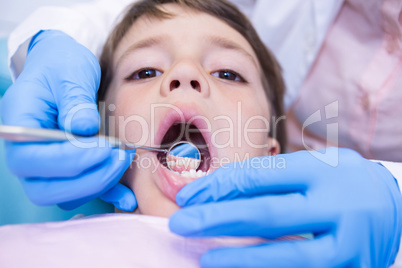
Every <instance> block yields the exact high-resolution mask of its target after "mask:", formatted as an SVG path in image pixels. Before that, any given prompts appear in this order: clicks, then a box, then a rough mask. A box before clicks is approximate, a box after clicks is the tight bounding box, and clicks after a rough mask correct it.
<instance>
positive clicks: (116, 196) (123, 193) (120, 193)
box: [100, 183, 137, 211]
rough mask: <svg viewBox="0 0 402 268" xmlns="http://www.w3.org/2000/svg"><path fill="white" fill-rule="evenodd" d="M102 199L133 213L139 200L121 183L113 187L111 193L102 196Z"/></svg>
mask: <svg viewBox="0 0 402 268" xmlns="http://www.w3.org/2000/svg"><path fill="white" fill-rule="evenodd" d="M100 198H101V199H102V200H103V201H106V202H108V203H111V204H113V205H114V206H115V207H116V208H118V209H120V210H123V211H133V210H134V209H135V208H136V207H137V199H136V198H135V195H134V193H133V191H131V189H130V188H128V187H127V186H125V185H123V184H121V183H118V184H116V185H115V186H113V187H112V188H111V189H110V190H109V191H107V192H106V193H104V194H102V195H101V196H100Z"/></svg>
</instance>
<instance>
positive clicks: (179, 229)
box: [170, 148, 402, 267]
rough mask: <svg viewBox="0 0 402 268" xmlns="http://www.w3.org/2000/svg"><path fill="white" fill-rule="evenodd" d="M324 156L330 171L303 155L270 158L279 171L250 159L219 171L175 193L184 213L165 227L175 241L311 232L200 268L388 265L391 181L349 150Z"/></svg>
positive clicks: (394, 245)
mask: <svg viewBox="0 0 402 268" xmlns="http://www.w3.org/2000/svg"><path fill="white" fill-rule="evenodd" d="M326 153H327V154H328V155H327V156H328V157H329V158H332V160H335V159H336V158H338V157H339V158H338V159H339V164H338V166H336V167H331V166H329V165H327V164H325V163H324V162H321V161H320V160H318V159H316V158H315V157H313V156H312V155H311V154H310V153H309V152H307V151H301V152H297V153H292V154H287V155H278V156H274V157H273V158H272V159H271V160H273V159H274V158H275V160H276V162H275V161H271V163H279V162H280V161H282V160H284V161H285V162H283V161H282V164H283V163H285V165H286V168H282V169H281V168H271V169H268V168H262V167H258V166H256V165H258V164H256V162H254V163H253V162H251V161H253V160H248V161H246V162H243V164H245V165H244V166H243V168H240V167H241V166H240V165H239V163H231V164H229V165H227V166H224V167H223V168H221V169H218V170H216V171H215V172H214V173H212V174H211V175H209V176H207V177H205V178H203V179H200V180H196V181H194V182H192V183H190V184H188V185H186V186H185V187H184V188H183V189H182V190H181V191H180V192H179V193H178V194H177V196H176V200H177V203H178V204H179V205H180V206H186V208H183V209H181V210H179V211H178V212H176V213H175V214H173V216H172V217H171V219H170V229H171V230H172V231H173V232H175V233H177V234H180V235H183V236H219V235H229V236H258V237H263V238H269V239H274V238H278V237H280V236H284V235H291V234H301V233H313V234H314V239H312V240H300V241H283V242H275V243H267V244H262V245H258V246H248V247H242V248H241V247H240V248H222V249H216V250H212V251H209V252H207V253H206V254H204V255H203V256H202V258H201V265H202V266H203V267H388V266H389V265H391V264H392V263H393V261H394V259H395V256H396V254H397V251H398V247H399V240H400V235H401V228H402V224H401V223H402V220H401V215H402V211H401V203H402V198H401V194H400V192H399V189H398V186H397V183H396V181H395V179H394V178H393V176H392V175H391V174H390V172H389V171H388V170H387V169H385V168H384V167H383V166H381V165H380V164H377V163H373V162H371V161H368V160H366V159H364V158H362V157H361V156H360V155H359V154H357V153H356V152H354V151H351V150H347V149H340V150H339V155H338V151H337V149H334V148H331V149H329V150H327V152H326ZM280 158H282V160H281V159H280ZM261 159H262V158H261ZM254 161H255V159H254ZM266 165H267V162H265V166H266ZM236 166H237V167H238V168H236ZM250 167H253V168H250ZM282 167H283V165H282ZM285 193H294V194H289V195H286V194H285ZM212 202H216V203H212Z"/></svg>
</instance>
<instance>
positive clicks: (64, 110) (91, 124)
mask: <svg viewBox="0 0 402 268" xmlns="http://www.w3.org/2000/svg"><path fill="white" fill-rule="evenodd" d="M66 91H67V92H68V93H67V94H66V96H64V98H63V100H62V101H61V102H60V104H59V105H58V107H59V116H58V123H59V125H60V127H61V128H62V129H64V130H66V131H69V132H72V133H74V134H78V135H83V136H89V135H95V134H96V133H97V132H98V131H99V125H100V116H99V112H98V107H97V105H96V100H95V97H94V96H88V95H86V94H87V93H86V91H85V90H83V89H81V88H80V87H79V86H78V85H75V87H74V86H72V87H70V88H67V89H66ZM94 91H95V89H94Z"/></svg>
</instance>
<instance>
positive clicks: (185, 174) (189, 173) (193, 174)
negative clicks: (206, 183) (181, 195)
mask: <svg viewBox="0 0 402 268" xmlns="http://www.w3.org/2000/svg"><path fill="white" fill-rule="evenodd" d="M179 174H180V175H181V176H183V177H186V178H192V179H197V178H201V177H204V176H205V175H207V172H204V171H202V170H198V171H196V170H195V169H190V171H186V170H185V171H182V172H181V173H179Z"/></svg>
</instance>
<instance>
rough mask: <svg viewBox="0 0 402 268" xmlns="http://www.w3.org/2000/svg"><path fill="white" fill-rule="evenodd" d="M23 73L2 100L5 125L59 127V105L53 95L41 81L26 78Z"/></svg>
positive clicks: (2, 115)
mask: <svg viewBox="0 0 402 268" xmlns="http://www.w3.org/2000/svg"><path fill="white" fill-rule="evenodd" d="M23 76H24V75H23V74H21V75H20V77H19V78H18V79H17V81H16V82H15V83H14V84H13V85H12V86H11V87H10V88H9V89H8V90H7V91H6V93H5V95H4V97H3V99H2V102H1V105H0V107H1V112H0V115H1V118H2V122H3V124H5V125H14V126H24V127H32V128H53V129H54V128H58V124H57V107H56V104H55V103H54V99H53V95H52V94H51V92H50V91H49V90H48V89H47V88H46V87H45V86H44V85H42V84H41V83H37V82H32V81H30V80H26V79H24V77H23Z"/></svg>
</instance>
